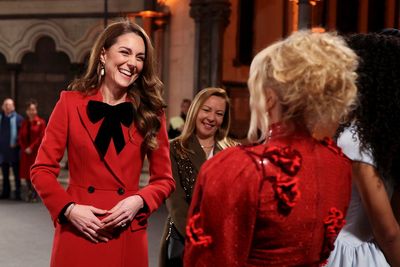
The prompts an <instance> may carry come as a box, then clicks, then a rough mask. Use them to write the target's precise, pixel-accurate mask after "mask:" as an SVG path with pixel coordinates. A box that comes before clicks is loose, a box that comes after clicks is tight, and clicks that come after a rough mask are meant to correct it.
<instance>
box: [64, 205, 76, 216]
mask: <svg viewBox="0 0 400 267" xmlns="http://www.w3.org/2000/svg"><path fill="white" fill-rule="evenodd" d="M74 207H75V203H71V205H69V206H68V208H67V209H66V210H65V212H64V216H65V218H67V219H68V220H69V216H70V215H71V211H72V209H73V208H74Z"/></svg>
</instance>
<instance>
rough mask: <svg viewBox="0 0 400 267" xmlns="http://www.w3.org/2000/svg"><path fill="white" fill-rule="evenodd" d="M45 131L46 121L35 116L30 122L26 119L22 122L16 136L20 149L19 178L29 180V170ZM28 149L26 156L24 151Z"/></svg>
mask: <svg viewBox="0 0 400 267" xmlns="http://www.w3.org/2000/svg"><path fill="white" fill-rule="evenodd" d="M45 129H46V121H45V120H44V119H42V118H40V117H39V116H35V118H33V120H32V121H30V120H29V119H28V118H27V119H25V120H24V121H23V122H22V125H21V128H20V130H19V134H18V143H19V145H20V147H21V159H20V176H21V178H24V179H30V177H31V176H30V168H31V166H32V165H33V163H34V162H35V159H36V155H37V151H38V149H39V146H40V143H41V142H42V138H43V135H44V130H45ZM27 148H30V149H31V153H30V154H27V153H26V152H25V149H27Z"/></svg>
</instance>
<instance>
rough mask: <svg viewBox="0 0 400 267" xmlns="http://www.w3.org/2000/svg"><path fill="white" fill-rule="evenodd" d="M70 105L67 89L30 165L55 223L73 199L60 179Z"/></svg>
mask: <svg viewBox="0 0 400 267" xmlns="http://www.w3.org/2000/svg"><path fill="white" fill-rule="evenodd" d="M67 105H68V103H67V99H66V93H65V92H62V93H61V96H60V100H59V101H58V102H57V104H56V106H55V107H54V110H53V113H52V114H51V116H50V119H49V124H48V127H47V128H46V131H45V134H44V137H43V141H42V145H41V146H40V148H39V151H38V154H37V157H36V161H35V163H34V164H33V166H32V168H31V180H32V184H33V185H34V187H35V189H36V191H37V192H38V194H39V195H40V197H41V198H42V200H43V203H44V204H45V206H46V207H47V209H48V210H49V212H50V215H51V217H52V219H53V221H54V223H56V220H57V218H58V216H59V214H60V212H61V210H62V209H63V208H64V206H65V205H66V204H68V203H70V202H73V199H72V198H71V196H70V195H68V194H67V193H66V191H65V190H64V188H63V187H62V186H61V185H60V183H59V182H58V181H57V177H58V175H59V173H60V164H59V162H60V161H61V159H62V157H63V155H64V151H65V147H66V143H67V134H68V112H67Z"/></svg>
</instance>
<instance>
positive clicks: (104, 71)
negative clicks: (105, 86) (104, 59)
mask: <svg viewBox="0 0 400 267" xmlns="http://www.w3.org/2000/svg"><path fill="white" fill-rule="evenodd" d="M104 74H106V70H105V69H104V65H101V68H100V76H104Z"/></svg>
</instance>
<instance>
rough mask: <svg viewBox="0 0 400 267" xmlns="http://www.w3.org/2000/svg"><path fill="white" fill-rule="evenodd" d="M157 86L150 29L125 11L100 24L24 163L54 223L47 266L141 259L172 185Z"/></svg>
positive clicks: (139, 266) (140, 263) (141, 265)
mask: <svg viewBox="0 0 400 267" xmlns="http://www.w3.org/2000/svg"><path fill="white" fill-rule="evenodd" d="M162 88H163V84H162V83H161V81H160V80H159V78H158V76H157V75H156V68H155V59H154V51H153V46H152V44H151V42H150V39H149V37H148V36H147V34H146V33H145V31H144V30H143V29H142V28H141V27H140V26H138V25H137V24H135V23H133V22H130V21H128V20H126V21H120V22H114V23H112V24H109V25H108V26H107V27H106V28H105V29H104V30H103V32H101V33H100V35H99V36H98V38H97V40H96V41H95V43H94V46H93V48H92V50H91V54H90V58H89V63H88V67H87V70H86V71H85V73H84V75H83V77H81V78H78V79H76V80H75V81H73V82H72V83H71V84H70V85H69V89H71V91H64V92H62V93H61V96H60V99H59V101H58V102H57V104H56V106H55V108H54V110H53V112H52V114H51V117H50V119H49V122H48V126H47V128H46V131H45V135H44V138H43V141H42V144H41V146H40V148H39V151H38V155H37V157H36V161H35V163H34V165H33V166H32V168H31V180H32V184H33V185H34V187H35V189H36V191H37V193H38V194H39V196H40V197H41V198H42V200H43V203H44V204H45V206H46V207H47V209H48V210H49V212H50V215H51V217H52V220H53V222H54V226H55V228H56V229H55V234H54V243H53V250H52V257H51V264H50V265H51V266H52V267H64V266H65V267H70V266H77V267H78V266H135V267H147V266H148V251H147V230H146V229H147V219H148V217H149V216H150V214H151V213H152V212H154V211H155V210H156V209H157V208H158V207H159V206H160V205H162V203H163V202H164V200H165V199H166V198H167V197H168V196H169V195H170V194H171V193H172V191H173V190H174V188H175V182H174V179H173V178H172V172H171V163H170V158H169V142H168V136H167V130H166V122H165V121H166V119H165V113H164V107H165V104H164V101H163V99H162V97H161V95H162ZM66 148H68V163H69V174H70V177H69V184H68V188H67V190H64V188H63V187H62V186H61V185H60V184H59V183H58V181H57V176H58V174H59V172H60V165H59V162H60V160H61V158H62V156H63V154H64V151H65V149H66ZM146 155H147V158H148V161H149V173H150V178H149V183H148V185H146V186H145V187H143V188H139V178H140V174H141V170H142V166H143V160H144V157H145V156H146Z"/></svg>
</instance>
